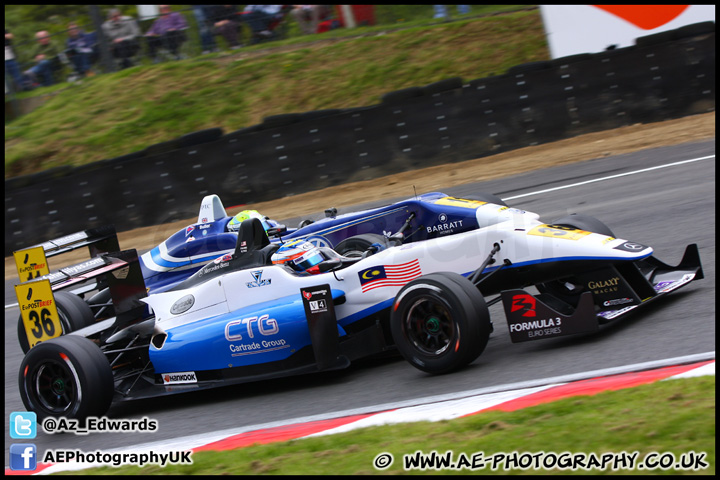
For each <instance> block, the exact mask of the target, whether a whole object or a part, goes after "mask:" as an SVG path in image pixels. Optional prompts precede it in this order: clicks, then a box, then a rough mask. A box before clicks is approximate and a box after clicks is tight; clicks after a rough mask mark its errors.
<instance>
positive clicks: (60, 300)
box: [17, 292, 95, 353]
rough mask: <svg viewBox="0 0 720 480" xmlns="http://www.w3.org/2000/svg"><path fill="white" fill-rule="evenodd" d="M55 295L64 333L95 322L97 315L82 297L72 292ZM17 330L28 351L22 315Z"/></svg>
mask: <svg viewBox="0 0 720 480" xmlns="http://www.w3.org/2000/svg"><path fill="white" fill-rule="evenodd" d="M53 297H54V298H55V304H56V306H57V311H58V316H59V317H60V324H61V325H62V333H63V335H65V334H68V333H70V332H74V331H76V330H80V329H81V328H85V327H87V326H88V325H92V324H93V323H95V315H93V312H92V309H91V308H90V306H89V305H88V304H87V303H85V300H83V299H82V298H80V297H78V296H77V295H75V294H73V293H70V292H55V293H53ZM36 328H37V329H40V328H42V327H41V326H40V325H36ZM38 331H39V330H38ZM17 332H18V342H20V348H21V349H22V351H23V353H27V352H28V350H30V342H29V341H28V337H27V332H26V331H25V325H24V324H23V319H22V315H20V317H19V318H18V326H17ZM38 338H39V337H38Z"/></svg>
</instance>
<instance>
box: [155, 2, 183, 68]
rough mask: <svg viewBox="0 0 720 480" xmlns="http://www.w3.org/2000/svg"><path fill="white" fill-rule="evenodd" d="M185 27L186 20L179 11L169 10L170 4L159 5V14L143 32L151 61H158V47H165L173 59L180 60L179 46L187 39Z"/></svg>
mask: <svg viewBox="0 0 720 480" xmlns="http://www.w3.org/2000/svg"><path fill="white" fill-rule="evenodd" d="M187 28H188V26H187V22H186V21H185V17H183V16H182V14H181V13H179V12H171V11H170V5H160V16H159V17H158V18H157V20H155V22H154V23H153V24H152V26H151V27H150V30H148V31H147V33H145V37H146V38H147V44H148V49H149V50H150V58H152V61H153V63H157V62H158V61H159V60H158V57H157V54H158V49H159V48H160V47H165V48H166V49H167V50H168V51H169V52H170V55H172V56H173V57H174V58H175V60H180V58H181V57H180V46H181V45H182V44H183V42H184V41H185V40H186V39H187V37H186V36H185V30H186V29H187Z"/></svg>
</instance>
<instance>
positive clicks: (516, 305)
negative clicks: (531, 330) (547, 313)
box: [510, 294, 537, 317]
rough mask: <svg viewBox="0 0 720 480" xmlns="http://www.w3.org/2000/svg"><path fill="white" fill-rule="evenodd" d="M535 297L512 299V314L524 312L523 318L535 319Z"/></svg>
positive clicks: (518, 296)
mask: <svg viewBox="0 0 720 480" xmlns="http://www.w3.org/2000/svg"><path fill="white" fill-rule="evenodd" d="M536 302H537V301H536V300H535V297H533V296H532V295H528V294H523V295H515V296H513V298H512V306H511V307H510V313H513V312H517V311H518V310H519V311H522V316H523V317H535V316H537V313H536V312H535V307H536V306H537V303H536Z"/></svg>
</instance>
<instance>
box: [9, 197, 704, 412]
mask: <svg viewBox="0 0 720 480" xmlns="http://www.w3.org/2000/svg"><path fill="white" fill-rule="evenodd" d="M474 216H475V218H476V219H477V222H478V226H477V228H475V229H471V230H469V231H465V232H460V233H453V234H452V235H444V236H439V237H437V238H430V239H427V240H422V241H417V242H411V243H403V242H402V238H401V236H398V235H390V236H387V237H385V238H386V239H387V241H388V242H387V244H386V245H372V246H371V247H370V248H368V249H367V250H365V251H364V252H363V253H362V254H361V255H356V256H353V257H350V256H344V255H340V254H338V253H337V252H335V251H334V250H332V249H330V248H328V247H318V246H316V245H313V244H312V243H310V242H287V243H286V244H284V245H282V246H281V245H279V244H275V243H271V242H270V240H269V238H268V236H267V233H266V230H265V228H263V225H262V223H261V222H260V220H258V219H250V220H246V221H244V222H243V223H242V225H241V227H240V230H239V232H238V234H237V240H236V246H235V249H234V251H233V252H232V253H228V254H225V255H223V256H221V257H218V258H216V259H215V260H213V261H212V262H210V263H207V264H206V265H205V266H203V267H202V268H201V269H200V270H199V271H197V272H196V273H195V274H193V275H192V276H190V277H189V278H187V279H185V280H183V281H182V282H180V283H178V284H176V285H175V286H173V287H172V288H170V289H169V290H167V291H164V292H160V293H154V294H153V293H152V292H151V293H150V294H149V295H147V294H146V287H145V285H144V281H143V275H142V274H141V269H140V267H139V261H138V259H137V254H136V253H135V252H134V251H124V252H118V253H111V254H106V255H103V256H101V257H98V258H100V259H102V260H103V265H102V266H100V265H98V267H97V268H98V269H102V270H104V275H106V276H107V277H108V284H109V290H110V291H111V293H112V300H113V305H114V307H115V313H116V316H114V317H111V318H108V319H105V320H102V321H99V322H97V323H94V324H92V325H90V326H87V327H85V328H81V329H79V330H77V331H75V332H72V333H71V334H69V335H63V336H60V337H57V338H52V339H49V340H45V341H42V342H40V343H39V344H36V345H35V346H34V347H33V348H32V349H30V351H29V352H28V353H27V354H26V356H25V358H24V359H23V361H22V365H21V368H20V372H19V377H18V380H19V387H20V395H21V398H22V400H23V403H24V404H25V406H26V408H27V409H28V410H30V411H34V412H36V413H37V415H38V417H40V418H43V417H47V416H65V417H71V418H84V417H87V416H99V415H103V414H104V413H105V412H106V411H107V409H108V408H109V407H110V405H111V404H112V402H113V401H121V400H130V399H140V398H146V397H152V396H159V395H165V394H171V393H178V392H185V391H193V390H198V389H203V388H210V387H216V386H221V385H228V384H234V383H240V382H247V381H253V380H259V379H267V378H275V377H282V376H288V375H296V374H304V373H310V372H318V371H325V370H333V369H341V368H345V367H347V366H348V365H349V364H350V362H352V361H353V360H355V359H359V358H363V357H367V356H370V355H374V354H377V353H381V352H385V351H388V350H390V349H393V348H396V349H397V350H398V351H399V353H400V354H401V355H402V356H403V357H404V358H405V359H406V360H407V361H408V362H409V363H410V364H412V365H413V366H414V367H416V368H418V369H420V370H422V371H425V372H429V373H432V374H442V373H448V372H452V371H454V370H457V369H459V368H462V367H463V366H465V365H467V364H469V363H471V362H472V361H473V360H475V359H476V358H477V357H478V356H479V355H480V354H481V353H482V352H483V350H484V348H485V346H486V344H487V342H488V339H489V336H490V333H491V331H492V324H491V321H490V318H489V310H488V305H489V304H492V303H494V302H500V301H501V302H502V305H503V307H504V311H505V315H506V318H507V323H508V327H509V333H510V335H511V339H512V341H513V342H522V341H530V340H538V339H542V338H553V337H558V336H563V335H572V334H587V333H591V332H594V331H596V330H597V329H598V326H599V324H601V323H606V322H609V321H614V320H617V319H620V318H623V317H624V316H626V315H628V314H629V313H631V312H633V311H635V309H637V308H639V307H642V306H644V305H647V304H648V303H651V302H653V301H655V300H656V299H657V298H660V297H662V296H664V295H666V294H667V293H669V292H671V291H674V290H676V289H678V288H680V287H682V286H684V285H687V284H688V283H689V282H691V281H693V280H697V279H701V278H703V273H702V267H701V264H700V258H699V253H698V249H697V246H696V245H689V246H688V247H687V248H686V251H685V254H684V256H683V258H682V261H681V262H680V264H679V265H677V266H675V267H673V266H669V265H667V264H665V263H663V262H661V261H659V260H657V259H656V258H654V257H653V256H652V254H653V249H652V248H651V247H649V246H646V245H641V244H638V243H634V242H631V241H628V240H624V239H620V238H615V237H614V236H609V235H606V234H603V233H597V232H593V231H592V230H593V229H596V230H601V229H603V228H604V229H607V227H605V226H604V225H602V224H601V223H600V222H598V221H596V220H595V219H592V218H591V217H582V216H574V217H575V219H574V220H575V221H576V224H575V225H573V224H571V223H569V221H568V222H567V223H563V224H545V223H543V222H541V221H540V220H539V219H538V215H536V214H533V213H529V212H525V211H522V210H517V209H510V208H506V207H503V206H500V205H497V204H490V203H484V204H483V205H480V206H478V207H477V208H476V209H475V210H474ZM580 224H585V225H584V226H585V227H587V228H585V229H581V228H579V227H580V226H581V225H580ZM361 235H362V234H361ZM281 253H288V254H292V255H288V256H283V255H280V254H281ZM311 272H312V273H311ZM66 281H70V280H66ZM42 282H46V283H49V281H48V279H40V280H35V281H33V282H26V283H24V284H22V285H23V286H24V288H25V290H23V291H22V292H19V293H18V297H19V300H21V297H22V296H23V295H25V293H26V292H27V290H28V289H30V290H33V291H41V290H42V289H41V286H40V285H41V283H42ZM531 286H532V287H535V289H536V290H537V291H538V292H539V293H532V292H533V290H528V287H531ZM27 300H28V302H30V304H31V307H28V308H29V309H30V310H31V311H35V310H33V309H34V308H38V305H37V304H38V303H40V304H44V305H48V304H47V300H46V301H42V300H40V301H37V300H36V299H35V298H34V294H32V293H28V294H27ZM50 302H52V299H51V300H50ZM148 306H149V307H150V309H149V310H148V308H147V307H148ZM22 308H24V306H22ZM37 315H38V316H39V317H42V314H37Z"/></svg>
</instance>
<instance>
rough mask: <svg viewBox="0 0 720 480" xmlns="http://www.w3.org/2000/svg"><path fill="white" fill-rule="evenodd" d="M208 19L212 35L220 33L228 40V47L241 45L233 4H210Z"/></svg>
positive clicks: (236, 13) (235, 10)
mask: <svg viewBox="0 0 720 480" xmlns="http://www.w3.org/2000/svg"><path fill="white" fill-rule="evenodd" d="M209 10H210V16H209V18H210V21H211V22H212V25H213V27H212V32H213V34H214V35H222V37H223V38H224V39H225V40H226V41H227V42H228V44H229V45H230V48H232V49H236V48H240V47H242V45H241V44H240V42H239V41H238V30H239V29H240V25H239V23H238V22H239V18H238V12H237V8H236V6H235V5H212V6H211V7H210V8H209Z"/></svg>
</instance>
